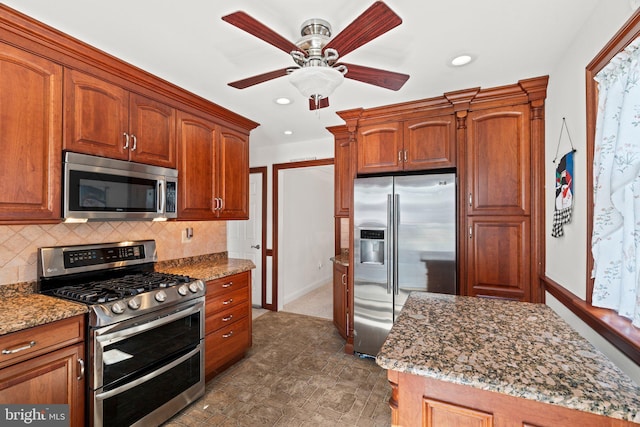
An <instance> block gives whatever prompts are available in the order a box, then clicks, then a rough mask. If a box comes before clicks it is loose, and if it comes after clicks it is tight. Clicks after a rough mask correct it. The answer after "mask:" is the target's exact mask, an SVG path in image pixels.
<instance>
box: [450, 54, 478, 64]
mask: <svg viewBox="0 0 640 427" xmlns="http://www.w3.org/2000/svg"><path fill="white" fill-rule="evenodd" d="M472 60H473V57H472V56H471V55H467V54H465V55H458V56H456V57H455V58H453V59H452V60H451V65H453V66H454V67H461V66H463V65H467V64H468V63H469V62H471V61H472Z"/></svg>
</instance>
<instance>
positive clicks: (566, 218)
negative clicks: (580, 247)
mask: <svg viewBox="0 0 640 427" xmlns="http://www.w3.org/2000/svg"><path fill="white" fill-rule="evenodd" d="M573 153H574V151H573V150H572V151H570V152H568V153H567V154H565V155H564V156H562V159H560V163H558V167H557V168H556V203H555V210H554V212H553V230H552V231H551V236H553V237H560V236H564V229H563V225H564V224H567V223H569V222H571V213H572V211H573Z"/></svg>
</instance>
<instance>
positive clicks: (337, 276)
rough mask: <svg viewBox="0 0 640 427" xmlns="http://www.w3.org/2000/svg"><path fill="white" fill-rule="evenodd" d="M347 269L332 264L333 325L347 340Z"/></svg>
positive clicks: (340, 265)
mask: <svg viewBox="0 0 640 427" xmlns="http://www.w3.org/2000/svg"><path fill="white" fill-rule="evenodd" d="M347 270H348V269H347V267H346V266H344V265H342V264H338V263H334V264H333V324H334V325H335V326H336V328H337V329H338V333H339V334H340V336H341V337H342V338H344V339H347V335H348V331H347Z"/></svg>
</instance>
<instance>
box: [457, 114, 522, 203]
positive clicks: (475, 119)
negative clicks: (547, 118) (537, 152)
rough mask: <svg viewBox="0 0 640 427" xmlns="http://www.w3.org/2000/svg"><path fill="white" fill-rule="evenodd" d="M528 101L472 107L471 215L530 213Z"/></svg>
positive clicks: (468, 172) (469, 157)
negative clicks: (474, 108) (484, 108)
mask: <svg viewBox="0 0 640 427" xmlns="http://www.w3.org/2000/svg"><path fill="white" fill-rule="evenodd" d="M529 111H530V107H529V105H528V104H522V105H515V106H508V107H501V108H493V109H490V110H479V111H472V112H470V113H469V116H468V118H467V146H466V149H467V164H466V167H467V169H466V175H467V177H468V181H467V190H468V194H466V195H465V197H466V198H467V199H468V200H467V202H468V206H467V214H469V215H528V214H529V211H530V205H531V201H530V197H531V190H530V188H531V136H530V134H531V131H530V112H529Z"/></svg>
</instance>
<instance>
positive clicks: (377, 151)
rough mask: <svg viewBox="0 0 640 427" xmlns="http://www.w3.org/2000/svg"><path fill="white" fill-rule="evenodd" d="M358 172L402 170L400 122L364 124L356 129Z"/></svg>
mask: <svg viewBox="0 0 640 427" xmlns="http://www.w3.org/2000/svg"><path fill="white" fill-rule="evenodd" d="M357 147H358V148H357V151H358V173H378V172H393V171H399V170H402V162H403V156H404V151H403V145H402V124H401V123H399V122H391V123H383V124H377V125H365V126H362V127H361V128H359V129H358V141H357Z"/></svg>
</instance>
